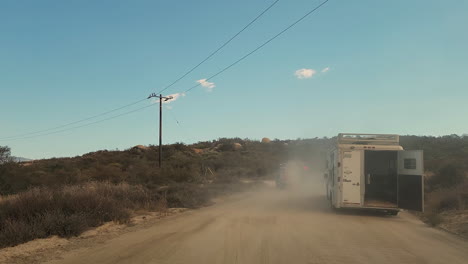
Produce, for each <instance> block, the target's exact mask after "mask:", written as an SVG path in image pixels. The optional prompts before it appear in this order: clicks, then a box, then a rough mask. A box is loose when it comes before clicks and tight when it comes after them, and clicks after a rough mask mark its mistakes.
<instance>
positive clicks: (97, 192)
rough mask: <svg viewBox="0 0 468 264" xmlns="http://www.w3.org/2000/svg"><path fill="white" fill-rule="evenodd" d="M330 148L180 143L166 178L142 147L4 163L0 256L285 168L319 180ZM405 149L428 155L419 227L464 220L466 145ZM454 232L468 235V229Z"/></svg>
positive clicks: (197, 201)
mask: <svg viewBox="0 0 468 264" xmlns="http://www.w3.org/2000/svg"><path fill="white" fill-rule="evenodd" d="M333 143H334V139H333V138H331V139H329V138H321V139H320V138H314V139H297V140H273V141H270V142H263V143H262V142H259V141H253V140H248V139H239V138H232V139H227V138H222V139H218V140H213V141H207V142H198V143H196V144H192V145H185V144H181V143H177V144H172V145H166V146H163V154H164V155H163V167H162V169H159V168H158V166H157V162H158V148H157V147H155V146H141V145H139V146H135V147H133V148H130V149H127V150H124V151H108V150H101V151H96V152H91V153H87V154H85V155H82V156H78V157H73V158H54V159H45V160H35V161H31V162H27V163H16V162H6V163H4V164H2V165H0V194H1V195H3V196H4V197H5V195H14V196H10V197H5V198H4V199H3V200H2V202H0V208H2V210H0V211H1V213H0V226H1V227H2V228H1V229H2V230H3V231H2V232H0V247H1V245H3V246H8V245H15V244H18V243H22V242H24V241H28V240H31V239H34V238H38V237H48V236H50V235H60V236H65V237H66V236H73V235H77V234H79V233H81V232H82V231H83V230H86V229H87V228H89V227H94V226H98V225H100V224H102V223H104V222H106V221H118V222H125V221H126V219H129V217H130V216H131V214H132V212H134V211H135V210H143V209H144V210H161V209H162V208H167V207H187V208H196V207H200V206H204V205H207V204H209V203H210V200H211V198H212V197H215V196H217V195H219V194H222V193H229V192H235V191H241V190H242V189H245V188H250V187H251V186H247V185H245V184H242V182H245V181H241V180H245V179H250V180H256V179H268V178H270V179H272V178H273V177H274V176H275V175H276V173H277V172H278V168H279V164H281V163H285V162H290V161H295V162H299V164H304V165H307V167H309V168H311V170H310V171H311V175H312V174H313V175H315V176H316V177H321V175H322V172H323V171H324V165H325V161H324V159H325V156H326V153H327V151H328V149H329V148H330V146H331V145H332V144H333ZM401 144H402V146H403V147H404V148H405V149H423V150H424V151H425V167H426V213H425V214H424V215H423V217H424V219H426V221H428V222H429V223H431V224H433V225H439V224H443V223H445V224H446V225H448V224H449V223H453V221H454V220H453V219H452V218H453V217H455V216H456V217H457V219H461V218H460V215H459V213H451V212H463V210H464V209H465V206H466V205H467V204H468V192H467V189H468V188H467V186H468V185H467V184H468V181H467V180H466V171H467V164H466V162H464V161H466V160H467V158H468V137H459V136H455V135H450V136H444V137H426V136H424V137H420V136H402V137H401ZM250 182H252V181H250ZM253 182H255V181H253ZM103 205H105V206H104V207H103ZM452 216H453V217H452ZM462 218H463V217H462ZM57 221H58V222H57ZM38 225H39V226H38ZM450 228H451V227H450ZM454 228H455V229H457V232H459V233H467V234H468V226H467V225H466V223H461V224H457V225H456V227H454ZM18 234H21V235H18Z"/></svg>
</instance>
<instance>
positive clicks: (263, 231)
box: [49, 188, 468, 264]
mask: <svg viewBox="0 0 468 264" xmlns="http://www.w3.org/2000/svg"><path fill="white" fill-rule="evenodd" d="M49 263H67V264H71V263H103V264H104V263H109V264H110V263H203V264H204V263H291V264H292V263H309V264H312V263H324V264H326V263H381V264H383V263H391V264H395V263H411V264H415V263H444V264H446V263H451V264H456V263H468V242H467V241H464V240H461V239H459V238H457V237H455V236H453V235H451V234H448V233H445V232H442V231H439V230H436V229H433V228H430V227H428V226H426V225H425V224H423V223H422V222H420V221H419V220H418V219H416V218H415V217H414V216H412V215H410V214H408V213H402V214H400V215H399V216H397V217H389V216H382V215H376V214H368V213H367V214H362V213H356V212H354V213H338V214H337V213H334V212H332V211H331V210H330V209H328V207H327V203H326V201H325V200H324V197H323V196H322V195H318V194H316V195H312V194H301V195H299V194H294V193H290V192H283V191H278V190H275V189H273V188H270V189H268V190H263V191H261V192H257V193H248V194H246V195H245V197H242V198H239V199H235V200H232V201H228V202H223V203H219V204H216V205H214V206H211V207H207V208H203V209H200V210H195V211H192V212H189V213H184V214H181V215H179V216H177V217H175V218H170V219H165V220H162V221H160V222H158V223H156V224H155V225H153V226H151V227H149V228H144V229H140V230H137V231H134V232H130V233H126V234H123V235H121V236H119V237H117V238H114V239H111V240H109V241H106V242H105V243H103V244H100V245H97V246H94V247H92V248H82V249H79V250H74V251H71V252H68V253H66V254H65V255H62V256H58V259H56V260H54V261H51V262H49Z"/></svg>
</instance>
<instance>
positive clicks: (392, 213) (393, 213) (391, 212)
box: [387, 210, 400, 216]
mask: <svg viewBox="0 0 468 264" xmlns="http://www.w3.org/2000/svg"><path fill="white" fill-rule="evenodd" d="M399 212H400V211H398V210H389V211H387V214H388V215H392V216H396V215H398V213H399Z"/></svg>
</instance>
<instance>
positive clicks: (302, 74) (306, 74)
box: [294, 69, 317, 79]
mask: <svg viewBox="0 0 468 264" xmlns="http://www.w3.org/2000/svg"><path fill="white" fill-rule="evenodd" d="M316 73H317V71H315V70H314V69H299V70H297V71H296V72H295V73H294V75H296V77H297V78H298V79H308V78H311V77H312V76H314V74H316Z"/></svg>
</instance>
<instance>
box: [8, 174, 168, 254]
mask: <svg viewBox="0 0 468 264" xmlns="http://www.w3.org/2000/svg"><path fill="white" fill-rule="evenodd" d="M158 200H159V196H157V195H153V194H152V193H151V192H150V191H148V190H147V189H145V188H144V187H142V186H131V185H128V184H118V185H113V184H110V183H87V184H84V185H77V186H65V187H63V188H60V189H59V188H34V189H31V190H29V191H26V192H23V193H19V194H17V195H15V196H12V197H9V198H7V199H3V200H2V201H0V248H1V247H6V246H14V245H17V244H20V243H24V242H26V241H29V240H33V239H36V238H45V237H48V236H52V235H58V236H61V237H70V236H76V235H79V234H80V233H82V232H83V231H85V230H86V229H88V228H90V227H95V226H99V225H101V224H103V223H104V222H108V221H116V222H119V223H125V222H127V221H128V220H129V219H130V215H131V211H132V210H137V209H152V208H154V207H155V206H156V205H158V203H157V201H158ZM158 206H160V205H158Z"/></svg>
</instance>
